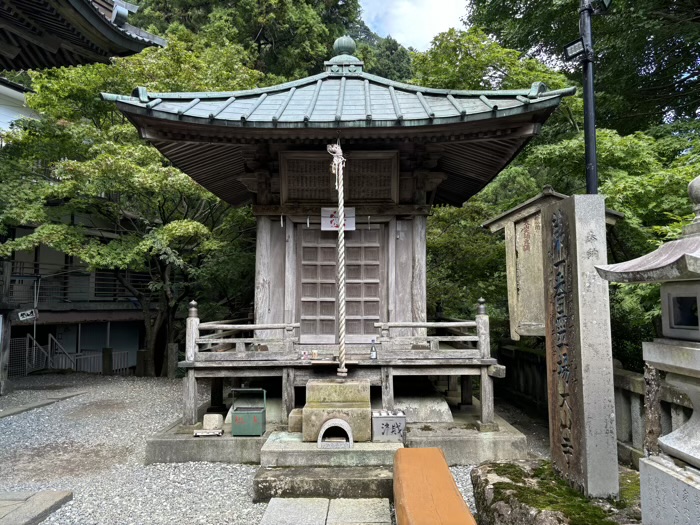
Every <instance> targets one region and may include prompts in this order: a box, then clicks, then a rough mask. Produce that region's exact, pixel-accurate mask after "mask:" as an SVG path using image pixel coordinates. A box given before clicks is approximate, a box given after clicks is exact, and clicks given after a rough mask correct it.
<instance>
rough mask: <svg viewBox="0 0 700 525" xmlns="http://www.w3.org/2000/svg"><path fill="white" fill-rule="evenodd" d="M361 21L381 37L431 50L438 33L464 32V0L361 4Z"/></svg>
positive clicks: (364, 1) (372, 0) (362, 0)
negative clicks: (453, 28)
mask: <svg viewBox="0 0 700 525" xmlns="http://www.w3.org/2000/svg"><path fill="white" fill-rule="evenodd" d="M360 4H361V5H362V19H363V20H364V21H365V23H366V24H367V25H368V26H369V28H370V29H371V30H372V31H374V32H375V33H377V34H378V35H379V36H381V37H386V36H387V35H391V36H392V37H393V38H395V39H396V40H397V41H398V42H399V43H401V44H403V45H404V46H406V47H409V46H413V47H415V48H416V49H418V50H419V51H425V50H426V49H428V47H430V41H431V40H432V39H433V37H434V36H435V35H437V34H438V33H442V32H443V31H447V30H448V29H449V28H450V27H456V28H458V29H460V28H462V22H461V21H460V18H461V17H462V16H464V14H465V12H466V5H467V2H466V1H465V0H360Z"/></svg>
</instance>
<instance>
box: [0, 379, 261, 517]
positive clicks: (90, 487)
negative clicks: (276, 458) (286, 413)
mask: <svg viewBox="0 0 700 525" xmlns="http://www.w3.org/2000/svg"><path fill="white" fill-rule="evenodd" d="M181 385H182V383H181V382H180V381H179V380H172V381H171V380H166V379H145V378H122V377H100V376H89V375H84V374H70V375H51V376H36V377H28V378H24V379H21V380H19V381H15V382H13V387H14V388H15V391H13V392H12V393H10V394H9V395H8V396H6V397H5V396H3V398H1V399H2V405H0V409H7V408H11V407H16V406H19V405H22V404H25V403H29V402H34V401H38V400H40V399H45V398H46V397H49V396H51V395H64V394H68V393H71V392H77V391H85V392H86V393H85V394H82V395H80V396H77V397H73V398H70V399H67V400H64V401H59V402H57V403H54V404H52V405H49V406H46V407H42V408H38V409H35V410H31V411H29V412H24V413H22V414H18V415H15V416H10V417H6V418H2V419H0V436H1V439H0V442H1V443H2V445H3V446H2V447H1V448H0V491H21V490H46V489H54V490H72V491H73V494H74V499H73V501H72V502H70V503H68V504H66V505H64V506H63V507H62V508H61V509H59V510H58V511H57V512H55V513H54V514H52V515H51V516H50V517H49V518H48V519H47V520H46V521H45V522H44V523H52V524H62V525H73V524H75V525H92V524H109V525H120V524H154V525H157V524H168V525H171V524H173V525H174V524H178V523H182V524H199V523H202V524H204V523H217V524H241V525H242V524H246V525H249V524H256V523H258V522H259V521H260V519H261V518H262V515H263V513H264V511H265V507H266V505H261V504H257V505H256V504H252V503H251V498H250V492H251V489H252V478H253V475H254V473H255V470H256V469H255V467H251V466H244V465H226V464H220V463H213V464H212V463H183V464H172V465H150V466H144V465H143V464H142V462H143V455H144V449H145V438H146V437H147V436H150V435H152V434H153V433H155V432H156V431H157V430H159V429H161V428H163V427H164V426H165V425H167V424H168V423H170V422H172V421H174V420H175V419H177V417H178V416H179V415H180V410H181V408H180V403H181V395H182V394H181V392H182V390H181ZM200 394H204V391H202V392H200ZM202 399H204V397H203V396H202Z"/></svg>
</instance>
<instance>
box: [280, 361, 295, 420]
mask: <svg viewBox="0 0 700 525" xmlns="http://www.w3.org/2000/svg"><path fill="white" fill-rule="evenodd" d="M294 397H295V396H294V368H292V367H287V368H284V369H283V370H282V410H284V416H285V417H289V413H290V412H291V411H292V410H294V403H295V398H294Z"/></svg>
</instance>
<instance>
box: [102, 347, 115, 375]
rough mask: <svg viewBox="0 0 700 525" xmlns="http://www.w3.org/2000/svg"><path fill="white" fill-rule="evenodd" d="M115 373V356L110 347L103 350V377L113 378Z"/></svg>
mask: <svg viewBox="0 0 700 525" xmlns="http://www.w3.org/2000/svg"><path fill="white" fill-rule="evenodd" d="M113 373H114V355H113V353H112V349H111V348H109V347H106V348H103V349H102V375H103V376H111V375H112V374H113Z"/></svg>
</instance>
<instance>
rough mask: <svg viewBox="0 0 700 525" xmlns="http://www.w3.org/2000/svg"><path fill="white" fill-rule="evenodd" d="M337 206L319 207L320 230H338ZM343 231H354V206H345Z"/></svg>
mask: <svg viewBox="0 0 700 525" xmlns="http://www.w3.org/2000/svg"><path fill="white" fill-rule="evenodd" d="M338 228H340V221H339V220H338V208H321V230H323V231H338ZM345 231H355V208H345Z"/></svg>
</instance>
